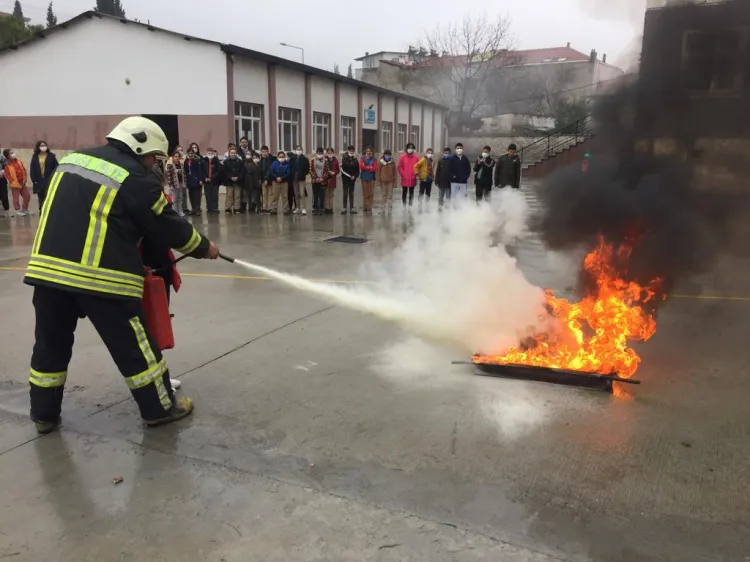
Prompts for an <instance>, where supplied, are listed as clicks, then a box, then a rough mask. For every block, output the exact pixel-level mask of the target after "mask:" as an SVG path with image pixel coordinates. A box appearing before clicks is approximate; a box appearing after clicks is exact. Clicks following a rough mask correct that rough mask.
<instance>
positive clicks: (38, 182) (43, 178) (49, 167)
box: [29, 152, 59, 193]
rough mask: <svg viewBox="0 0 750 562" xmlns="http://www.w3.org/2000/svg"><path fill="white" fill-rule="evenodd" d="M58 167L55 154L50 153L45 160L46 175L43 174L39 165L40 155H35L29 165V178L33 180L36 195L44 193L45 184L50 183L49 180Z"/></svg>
mask: <svg viewBox="0 0 750 562" xmlns="http://www.w3.org/2000/svg"><path fill="white" fill-rule="evenodd" d="M58 165H59V164H58V162H57V156H55V153H54V152H48V153H47V158H45V159H44V174H42V168H41V166H40V165H39V154H34V156H32V157H31V162H30V163H29V178H30V179H31V185H32V186H33V191H34V193H39V192H40V191H42V189H43V186H44V183H45V182H47V181H49V178H50V177H51V176H52V174H53V173H54V171H55V169H56V168H57V166H58Z"/></svg>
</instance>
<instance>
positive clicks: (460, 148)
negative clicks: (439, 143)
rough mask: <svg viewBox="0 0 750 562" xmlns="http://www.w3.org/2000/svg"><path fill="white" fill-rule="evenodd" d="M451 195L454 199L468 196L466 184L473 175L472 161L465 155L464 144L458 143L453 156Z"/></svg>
mask: <svg viewBox="0 0 750 562" xmlns="http://www.w3.org/2000/svg"><path fill="white" fill-rule="evenodd" d="M450 163H451V174H452V177H451V192H452V193H451V196H452V198H453V199H459V200H460V198H465V197H466V186H467V185H468V183H469V178H470V177H471V162H469V159H468V158H467V157H466V156H464V145H463V144H461V143H460V142H459V143H456V153H455V154H454V155H453V158H451V161H450Z"/></svg>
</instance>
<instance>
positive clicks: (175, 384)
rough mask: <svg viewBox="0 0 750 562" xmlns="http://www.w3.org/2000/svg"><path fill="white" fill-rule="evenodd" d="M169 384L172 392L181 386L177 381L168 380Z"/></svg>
mask: <svg viewBox="0 0 750 562" xmlns="http://www.w3.org/2000/svg"><path fill="white" fill-rule="evenodd" d="M169 382H170V383H172V390H177V389H178V388H180V387H181V386H182V383H181V382H180V381H178V380H177V379H169Z"/></svg>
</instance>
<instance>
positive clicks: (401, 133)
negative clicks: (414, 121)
mask: <svg viewBox="0 0 750 562" xmlns="http://www.w3.org/2000/svg"><path fill="white" fill-rule="evenodd" d="M396 147H397V148H396V150H404V148H406V125H402V124H401V123H399V124H398V137H397V138H396Z"/></svg>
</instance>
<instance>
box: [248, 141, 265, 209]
mask: <svg viewBox="0 0 750 562" xmlns="http://www.w3.org/2000/svg"><path fill="white" fill-rule="evenodd" d="M259 163H260V156H259V155H258V154H257V153H255V152H248V153H247V154H246V155H245V192H246V193H247V194H248V201H249V202H250V212H251V213H260V184H261V177H260V166H259V165H258V164H259Z"/></svg>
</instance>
